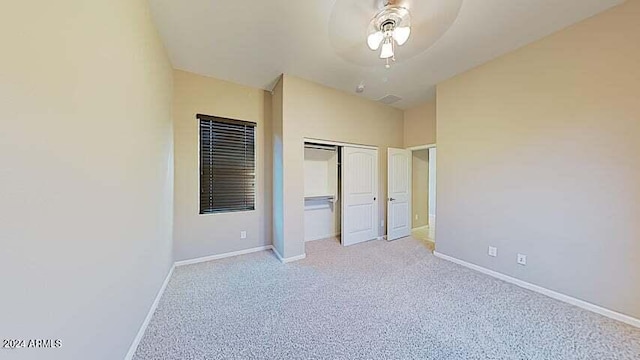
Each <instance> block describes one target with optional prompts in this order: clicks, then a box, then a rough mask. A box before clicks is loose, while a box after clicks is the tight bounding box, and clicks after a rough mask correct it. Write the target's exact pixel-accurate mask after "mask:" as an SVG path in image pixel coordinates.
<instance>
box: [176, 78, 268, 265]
mask: <svg viewBox="0 0 640 360" xmlns="http://www.w3.org/2000/svg"><path fill="white" fill-rule="evenodd" d="M196 114H206V115H212V116H221V117H227V118H232V119H239V120H246V121H253V122H256V123H257V124H258V125H257V128H256V131H257V133H256V159H257V162H256V167H257V169H256V170H257V171H256V174H257V179H256V210H255V211H246V212H233V213H221V214H206V215H200V214H199V193H200V190H199V189H200V185H199V181H200V180H199V143H198V141H199V140H198V120H197V119H196ZM173 120H174V132H175V136H174V141H175V210H174V219H175V225H174V233H173V234H174V252H175V258H176V260H186V259H193V258H198V257H203V256H209V255H216V254H221V253H227V252H232V251H238V250H245V249H249V248H254V247H258V246H264V245H270V244H271V238H270V236H269V234H271V228H270V224H271V218H270V214H271V211H270V206H271V205H270V194H269V196H267V193H268V192H266V191H265V188H266V186H269V187H271V185H270V184H271V172H270V169H271V160H270V159H271V157H270V155H268V154H270V147H271V142H270V137H271V135H270V129H271V95H270V94H269V93H268V92H265V91H264V90H260V89H254V88H249V87H245V86H241V85H236V84H233V83H230V82H226V81H221V80H217V79H213V78H208V77H204V76H200V75H196V74H191V73H187V72H184V71H178V70H176V71H175V72H174V97H173ZM265 131H268V133H267V135H266V136H265ZM266 138H269V141H265V139H266ZM241 231H247V238H246V239H240V232H241Z"/></svg>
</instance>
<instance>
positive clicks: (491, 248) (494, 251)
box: [488, 246, 498, 257]
mask: <svg viewBox="0 0 640 360" xmlns="http://www.w3.org/2000/svg"><path fill="white" fill-rule="evenodd" d="M488 253H489V256H493V257H496V256H498V248H497V247H495V246H489V251H488Z"/></svg>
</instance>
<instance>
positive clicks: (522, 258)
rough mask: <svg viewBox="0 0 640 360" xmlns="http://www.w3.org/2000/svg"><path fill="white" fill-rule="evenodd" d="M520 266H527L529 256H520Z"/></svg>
mask: <svg viewBox="0 0 640 360" xmlns="http://www.w3.org/2000/svg"><path fill="white" fill-rule="evenodd" d="M517 261H518V264H520V265H527V255H523V254H518V260H517Z"/></svg>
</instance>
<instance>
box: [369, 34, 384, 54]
mask: <svg viewBox="0 0 640 360" xmlns="http://www.w3.org/2000/svg"><path fill="white" fill-rule="evenodd" d="M383 38H384V34H382V31H376V32H374V33H372V34H370V35H369V36H368V37H367V45H368V46H369V49H371V50H378V48H380V43H382V39H383Z"/></svg>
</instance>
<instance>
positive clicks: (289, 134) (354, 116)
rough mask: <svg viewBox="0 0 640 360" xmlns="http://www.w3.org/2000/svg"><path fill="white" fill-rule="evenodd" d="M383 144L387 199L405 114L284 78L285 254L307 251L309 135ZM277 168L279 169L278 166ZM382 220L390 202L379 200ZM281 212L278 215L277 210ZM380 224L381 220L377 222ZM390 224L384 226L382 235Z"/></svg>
mask: <svg viewBox="0 0 640 360" xmlns="http://www.w3.org/2000/svg"><path fill="white" fill-rule="evenodd" d="M305 137H306V138H314V139H322V140H333V141H339V142H346V143H355V144H365V145H375V146H378V147H379V161H380V164H379V172H380V180H379V187H380V190H379V191H380V192H379V198H380V199H386V190H387V179H386V178H387V175H386V174H387V148H388V147H396V148H402V145H403V112H402V111H401V110H398V109H395V108H392V107H390V106H386V105H383V104H380V103H376V102H372V101H369V100H366V99H363V98H360V97H357V96H354V95H351V94H346V93H343V92H340V91H337V90H333V89H330V88H327V87H324V86H322V85H318V84H315V83H312V82H309V81H306V80H303V79H299V78H296V77H293V76H288V75H284V78H283V164H284V166H283V169H282V174H283V175H282V179H283V186H284V189H285V192H284V194H283V204H284V209H283V219H284V228H283V241H284V248H283V253H281V254H282V255H283V256H284V257H292V256H298V255H301V254H303V253H304V228H303V227H304V225H303V224H304V181H303V180H302V179H303V178H304V138H305ZM276 171H277V169H276ZM378 204H379V215H380V216H379V218H380V220H382V219H384V218H385V217H384V214H385V212H386V203H385V202H384V201H379V202H378ZM274 216H276V214H274ZM378 225H379V224H378ZM383 234H385V228H384V227H379V235H383Z"/></svg>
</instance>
